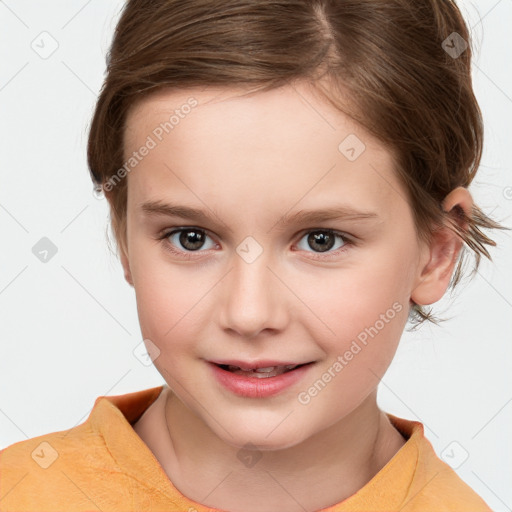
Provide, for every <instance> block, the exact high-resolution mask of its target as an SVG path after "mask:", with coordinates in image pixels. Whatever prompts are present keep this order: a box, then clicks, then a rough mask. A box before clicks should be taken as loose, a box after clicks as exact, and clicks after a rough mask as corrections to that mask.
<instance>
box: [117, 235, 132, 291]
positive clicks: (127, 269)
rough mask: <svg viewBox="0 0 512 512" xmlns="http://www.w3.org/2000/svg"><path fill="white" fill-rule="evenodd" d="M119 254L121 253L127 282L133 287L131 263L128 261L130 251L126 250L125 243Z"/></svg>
mask: <svg viewBox="0 0 512 512" xmlns="http://www.w3.org/2000/svg"><path fill="white" fill-rule="evenodd" d="M119 253H120V259H121V265H122V266H123V270H124V278H125V279H126V282H127V283H128V284H129V285H131V286H133V279H132V272H131V270H130V261H129V259H128V251H127V250H126V247H125V244H124V243H123V244H122V246H121V247H120V250H119Z"/></svg>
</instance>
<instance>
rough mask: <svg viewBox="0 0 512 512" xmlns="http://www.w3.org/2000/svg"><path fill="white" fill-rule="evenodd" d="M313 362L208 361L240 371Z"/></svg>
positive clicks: (267, 360)
mask: <svg viewBox="0 0 512 512" xmlns="http://www.w3.org/2000/svg"><path fill="white" fill-rule="evenodd" d="M312 362H313V361H306V362H304V363H301V362H296V361H275V360H270V359H265V360H262V361H239V360H235V359H218V360H215V361H210V363H213V364H220V365H227V366H238V367H239V368H241V369H242V370H257V369H259V368H270V367H271V366H292V365H293V366H299V365H301V364H308V363H312Z"/></svg>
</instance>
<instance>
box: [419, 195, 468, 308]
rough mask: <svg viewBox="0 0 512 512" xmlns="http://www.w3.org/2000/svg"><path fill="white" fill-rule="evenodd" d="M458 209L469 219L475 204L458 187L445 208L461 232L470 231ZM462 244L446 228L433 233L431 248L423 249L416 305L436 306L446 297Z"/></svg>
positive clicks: (458, 238)
mask: <svg viewBox="0 0 512 512" xmlns="http://www.w3.org/2000/svg"><path fill="white" fill-rule="evenodd" d="M457 205H458V207H460V208H462V209H463V210H464V213H465V214H466V216H467V217H469V216H470V215H471V208H472V205H473V200H472V197H471V194H470V193H469V191H468V190H467V189H466V188H464V187H457V188H456V189H454V190H453V191H452V192H450V194H448V195H447V196H446V198H445V199H444V201H443V204H442V207H443V210H444V211H445V212H447V213H449V214H450V216H451V217H452V218H453V219H454V221H455V222H456V223H458V225H459V226H460V228H461V229H463V230H467V221H465V220H463V219H462V217H460V215H458V212H457V209H458V208H456V206H457ZM462 243H463V242H462V240H461V238H460V237H459V236H458V235H457V234H456V233H454V232H453V231H452V230H451V229H449V228H448V227H447V226H446V224H445V225H444V226H443V227H441V228H439V229H438V230H437V231H436V232H434V234H433V235H432V241H431V243H430V246H429V247H425V248H424V255H423V258H422V261H421V264H420V266H419V270H420V275H419V276H418V280H417V284H416V286H415V288H414V289H413V291H412V293H411V299H412V300H413V301H414V302H415V303H416V304H419V305H428V304H433V303H434V302H437V301H438V300H440V299H441V298H442V297H443V295H444V294H445V292H446V290H447V288H448V286H449V284H450V279H451V277H452V275H453V271H454V268H455V265H456V263H457V259H458V256H459V253H460V250H461V248H462Z"/></svg>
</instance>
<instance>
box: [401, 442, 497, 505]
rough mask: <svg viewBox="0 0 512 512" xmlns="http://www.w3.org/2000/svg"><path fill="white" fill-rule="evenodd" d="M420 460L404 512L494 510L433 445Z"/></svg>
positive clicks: (404, 503)
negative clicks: (441, 456) (441, 457)
mask: <svg viewBox="0 0 512 512" xmlns="http://www.w3.org/2000/svg"><path fill="white" fill-rule="evenodd" d="M422 455H423V456H422V457H421V458H420V459H419V460H418V466H417V468H416V477H415V479H414V480H413V482H412V485H411V487H410V489H409V492H408V494H407V497H406V499H405V500H404V502H403V505H402V506H403V509H401V510H402V511H403V512H420V511H421V512H423V511H425V512H427V511H429V512H430V511H432V510H439V511H443V512H492V510H491V508H490V507H489V506H488V505H487V503H486V502H485V501H484V500H483V499H482V498H481V497H480V496H479V495H478V494H477V493H476V492H475V491H474V490H473V489H472V488H471V487H470V486H469V485H468V484H467V483H466V482H465V481H464V480H462V478H461V477H460V476H459V475H458V474H457V473H456V472H455V470H454V469H452V468H451V467H450V466H449V465H448V464H447V463H445V462H443V461H442V460H441V459H440V458H439V457H438V456H437V454H436V453H435V452H434V450H433V448H431V450H430V451H427V450H425V451H423V454H422Z"/></svg>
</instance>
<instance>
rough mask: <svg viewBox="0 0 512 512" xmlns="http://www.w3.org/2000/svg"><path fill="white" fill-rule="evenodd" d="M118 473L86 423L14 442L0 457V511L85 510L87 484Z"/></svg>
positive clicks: (97, 436)
mask: <svg viewBox="0 0 512 512" xmlns="http://www.w3.org/2000/svg"><path fill="white" fill-rule="evenodd" d="M118 471H119V468H117V464H116V462H115V460H114V459H113V458H112V457H110V455H109V453H108V450H107V448H106V446H105V443H104V440H103V438H102V437H101V435H99V434H98V433H97V432H95V431H94V430H92V429H91V427H90V425H89V424H88V423H83V424H81V425H78V426H77V427H74V428H72V429H70V430H66V431H60V432H53V433H49V434H45V435H42V436H38V437H34V438H31V439H26V440H24V441H20V442H18V443H15V444H12V445H10V446H8V447H6V448H4V449H3V450H2V451H0V475H1V478H0V499H1V500H2V510H13V511H14V510H36V509H37V510H46V509H48V508H45V507H50V506H51V507H58V506H59V505H61V506H63V507H64V508H65V507H66V506H67V505H70V504H73V505H75V504H83V506H84V507H87V508H91V507H92V506H93V503H91V497H89V496H88V489H89V488H90V487H91V483H92V482H98V481H100V480H101V479H105V478H112V477H113V476H114V475H115V473H116V472H118Z"/></svg>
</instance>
